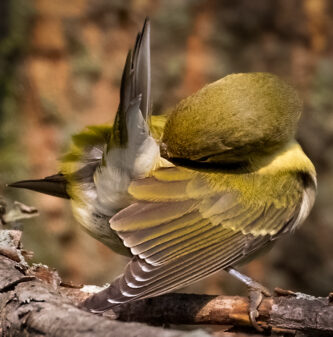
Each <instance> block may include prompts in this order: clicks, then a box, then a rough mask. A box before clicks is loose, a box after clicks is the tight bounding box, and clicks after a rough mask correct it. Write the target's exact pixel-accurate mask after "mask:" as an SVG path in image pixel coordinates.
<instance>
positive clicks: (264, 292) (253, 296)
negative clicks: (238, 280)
mask: <svg viewBox="0 0 333 337" xmlns="http://www.w3.org/2000/svg"><path fill="white" fill-rule="evenodd" d="M248 289H249V317H250V321H251V324H252V325H253V327H254V328H255V329H256V330H258V331H260V332H262V331H263V328H262V327H260V326H259V324H258V322H257V318H258V317H259V311H258V308H259V305H260V303H261V302H262V300H263V297H264V296H267V297H269V296H271V293H270V292H269V290H268V289H267V288H265V287H264V286H263V285H261V284H260V283H258V282H256V281H253V280H252V281H251V282H250V284H248Z"/></svg>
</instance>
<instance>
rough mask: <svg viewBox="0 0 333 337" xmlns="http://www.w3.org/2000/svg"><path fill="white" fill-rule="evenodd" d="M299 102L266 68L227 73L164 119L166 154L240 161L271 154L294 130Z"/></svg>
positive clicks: (221, 160) (187, 99)
mask: <svg viewBox="0 0 333 337" xmlns="http://www.w3.org/2000/svg"><path fill="white" fill-rule="evenodd" d="M301 110H302V103H301V100H300V99H299V97H298V95H297V93H296V91H295V90H294V89H293V88H292V87H291V86H290V85H288V84H287V83H285V82H284V81H282V80H281V79H279V78H278V77H277V76H275V75H272V74H269V73H244V74H232V75H229V76H226V77H224V78H222V79H220V80H218V81H216V82H214V83H211V84H209V85H207V86H205V87H204V88H202V89H200V90H199V91H197V92H196V93H194V94H193V95H191V96H190V97H188V98H186V99H184V100H183V101H181V102H180V103H179V104H178V105H177V106H176V107H175V109H174V110H173V111H172V112H171V114H170V117H169V119H168V121H167V123H166V126H165V129H164V135H163V143H164V144H165V145H166V150H167V153H168V156H169V157H170V158H175V159H177V158H183V159H187V160H190V161H196V162H198V161H199V162H213V163H214V162H215V163H216V162H219V163H226V164H230V163H231V164H232V163H238V162H244V161H247V160H248V158H249V156H255V155H261V154H264V155H265V154H270V153H273V152H274V151H275V150H277V149H279V148H281V147H282V146H284V145H285V144H287V143H288V142H290V141H291V140H292V139H293V138H294V135H295V131H296V127H297V122H298V120H299V117H300V115H301Z"/></svg>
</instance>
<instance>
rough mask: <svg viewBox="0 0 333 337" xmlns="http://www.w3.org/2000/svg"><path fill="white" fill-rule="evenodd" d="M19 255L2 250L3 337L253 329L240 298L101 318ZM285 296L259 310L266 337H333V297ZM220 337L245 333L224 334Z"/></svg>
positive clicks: (162, 300) (160, 301) (181, 301)
mask: <svg viewBox="0 0 333 337" xmlns="http://www.w3.org/2000/svg"><path fill="white" fill-rule="evenodd" d="M8 234H11V233H8ZM14 234H15V235H14V236H13V237H15V240H14V241H15V242H14V241H13V242H12V243H11V248H13V245H14V243H15V246H16V247H17V249H18V250H19V244H18V240H17V233H14ZM9 236H10V235H9ZM14 256H15V254H14V255H13V256H12V254H7V253H6V249H3V252H2V251H1V245H0V324H1V325H0V331H1V332H2V336H22V335H24V334H25V335H28V336H45V335H46V336H61V337H66V336H70V337H73V336H97V337H98V336H117V337H122V336H126V337H127V336H129V337H130V336H136V337H139V336H146V337H150V336H161V337H176V336H177V337H178V336H179V337H183V336H184V337H207V336H211V334H208V333H207V332H205V331H203V330H195V331H192V332H184V331H178V330H168V329H162V328H158V327H152V326H148V325H146V324H142V323H148V324H150V325H163V326H165V325H170V324H177V325H184V324H197V325H198V324H204V325H217V324H218V325H223V326H229V327H230V326H231V327H233V328H234V329H237V328H240V327H241V328H240V329H242V327H243V328H244V326H248V327H250V322H249V319H248V300H247V299H246V298H243V297H237V296H210V295H193V294H167V295H164V296H160V297H157V298H151V299H145V300H141V301H137V302H133V303H128V304H124V305H121V306H118V307H116V308H115V309H114V310H111V311H109V312H107V313H105V314H104V316H96V315H93V314H91V313H88V312H85V311H83V310H80V309H79V308H77V307H76V304H78V303H79V302H80V301H82V300H83V299H84V298H86V297H87V296H89V294H87V293H85V292H84V291H82V290H81V289H80V288H75V287H73V286H70V285H65V284H63V283H62V281H61V279H60V277H59V276H58V274H57V272H55V271H53V270H51V269H49V268H48V267H46V266H42V265H38V266H33V267H30V268H29V267H27V266H26V265H24V264H22V263H21V262H19V261H18V259H16V258H13V257H14ZM283 295H284V296H281V295H280V296H275V297H271V298H265V299H264V300H263V302H262V303H261V305H260V307H259V313H260V316H259V318H258V322H259V323H260V324H261V325H262V326H263V327H264V328H266V335H267V333H268V332H267V331H273V332H279V333H283V332H286V333H288V334H295V333H296V332H300V333H303V334H305V335H313V336H325V335H327V336H333V302H332V300H331V297H327V298H315V297H312V296H309V295H305V294H300V293H292V292H286V293H284V294H283ZM115 319H117V320H115ZM120 321H122V322H120ZM129 322H132V323H129ZM133 322H137V323H133ZM138 322H141V323H138ZM222 331H223V329H222ZM248 331H251V329H250V330H248ZM252 333H253V330H252ZM241 335H242V336H245V335H244V334H241ZM215 336H217V335H216V334H215ZM218 336H221V337H222V336H240V334H239V335H237V334H230V333H228V334H224V332H220V333H219V334H218ZM246 336H253V334H252V335H246ZM256 336H258V334H257V333H256Z"/></svg>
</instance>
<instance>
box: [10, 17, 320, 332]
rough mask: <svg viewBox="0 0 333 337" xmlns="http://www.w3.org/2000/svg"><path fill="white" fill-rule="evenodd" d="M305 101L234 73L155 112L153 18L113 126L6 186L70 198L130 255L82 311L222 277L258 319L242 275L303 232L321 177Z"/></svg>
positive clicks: (87, 224) (124, 83)
mask: <svg viewBox="0 0 333 337" xmlns="http://www.w3.org/2000/svg"><path fill="white" fill-rule="evenodd" d="M301 112H302V102H301V99H300V98H299V96H298V94H297V92H296V91H295V89H294V88H292V86H290V85H289V84H287V83H286V82H284V81H283V80H282V79H280V78H279V77H278V76H276V75H273V74H270V73H260V72H258V73H239V74H230V75H227V76H225V77H223V78H221V79H219V80H217V81H215V82H213V83H210V84H208V85H206V86H204V87H203V88H201V89H200V90H198V91H197V92H195V93H194V94H192V95H190V96H189V97H187V98H185V99H183V100H182V101H181V102H180V103H178V104H177V105H176V107H174V108H173V109H172V110H171V111H170V112H169V114H168V115H162V116H154V115H152V104H151V66H150V22H149V19H146V20H145V23H144V25H143V29H142V31H141V32H140V33H139V34H138V36H137V39H136V42H135V46H134V49H133V51H132V50H130V51H129V53H128V55H127V59H126V62H125V67H124V70H123V75H122V80H121V86H120V103H119V107H118V110H117V113H116V117H115V120H114V123H113V125H112V126H109V125H102V126H90V127H87V128H86V129H84V130H83V131H82V132H81V133H79V134H77V135H75V136H73V138H72V144H71V146H70V149H69V151H68V152H67V154H65V155H64V156H63V157H62V164H61V170H60V172H59V173H57V174H55V175H53V176H49V177H46V178H44V179H38V180H24V181H19V182H16V183H12V184H10V185H9V186H11V187H17V188H26V189H30V190H35V191H38V192H42V193H47V194H51V195H54V196H58V197H63V198H68V199H70V201H71V204H72V209H73V213H74V215H75V217H76V218H77V219H78V221H79V222H80V223H81V224H82V226H83V228H84V229H85V230H87V231H88V232H89V233H90V234H91V235H92V236H94V237H95V238H97V239H98V240H100V241H101V242H103V243H104V244H106V245H107V246H108V247H110V248H111V249H113V250H114V251H116V252H118V253H119V254H123V255H126V256H129V257H130V262H129V263H128V264H127V266H126V267H125V269H124V272H123V274H122V275H120V276H119V277H117V278H116V279H115V280H113V281H112V282H111V284H110V286H108V287H107V288H106V289H104V290H102V291H101V292H99V293H97V294H94V295H92V296H91V297H89V298H88V299H87V300H85V302H84V303H83V304H82V306H83V307H84V308H86V309H87V310H90V311H91V312H94V313H101V312H104V311H106V310H108V309H110V308H112V307H114V306H117V305H120V304H122V303H127V302H132V301H136V300H139V299H144V298H149V297H154V296H158V295H162V294H165V293H168V292H171V291H173V290H175V289H178V288H181V287H184V286H186V285H188V284H191V283H193V282H195V281H198V280H200V279H203V278H205V277H207V276H208V275H211V274H213V273H215V272H218V271H221V270H225V271H227V272H228V273H229V274H231V275H232V276H234V277H236V278H237V279H239V280H240V281H242V282H244V283H245V284H246V285H247V286H248V287H249V297H250V307H249V316H250V320H251V322H252V324H253V325H254V326H255V327H256V328H258V329H260V327H259V326H258V324H257V322H256V318H257V317H258V311H257V307H258V306H259V304H260V302H261V300H262V298H263V296H269V294H270V293H269V291H268V290H267V289H266V288H265V287H264V286H262V285H261V284H260V283H258V282H256V281H254V280H252V279H251V278H249V277H248V276H246V275H244V274H242V273H240V272H239V271H238V270H237V269H235V267H237V266H239V265H241V264H243V263H247V262H248V261H250V260H251V259H253V258H255V257H256V256H257V255H258V254H261V253H262V252H263V251H265V250H266V249H268V248H270V247H271V246H272V245H273V244H274V243H275V242H276V240H278V239H280V238H282V237H284V236H285V235H287V234H289V233H292V232H293V231H295V230H296V229H297V228H298V227H299V226H300V225H301V224H302V223H303V222H304V220H305V219H306V218H307V216H308V214H309V212H310V210H311V208H312V206H313V204H314V201H315V196H316V187H317V180H316V170H315V167H314V165H313V164H312V162H311V160H310V159H309V158H308V157H307V156H306V154H305V153H304V151H303V150H302V148H301V146H300V144H299V143H298V142H297V141H296V139H295V134H296V129H297V123H298V120H299V118H300V116H301Z"/></svg>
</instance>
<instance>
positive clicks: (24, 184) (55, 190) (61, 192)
mask: <svg viewBox="0 0 333 337" xmlns="http://www.w3.org/2000/svg"><path fill="white" fill-rule="evenodd" d="M7 186H8V187H15V188H24V189H27V190H32V191H36V192H40V193H44V194H49V195H52V196H54V197H59V198H64V199H70V196H69V195H68V193H67V188H66V187H67V181H66V179H65V176H64V175H63V174H61V173H58V174H55V175H53V176H49V177H46V178H44V179H37V180H21V181H17V182H14V183H11V184H8V185H7Z"/></svg>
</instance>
